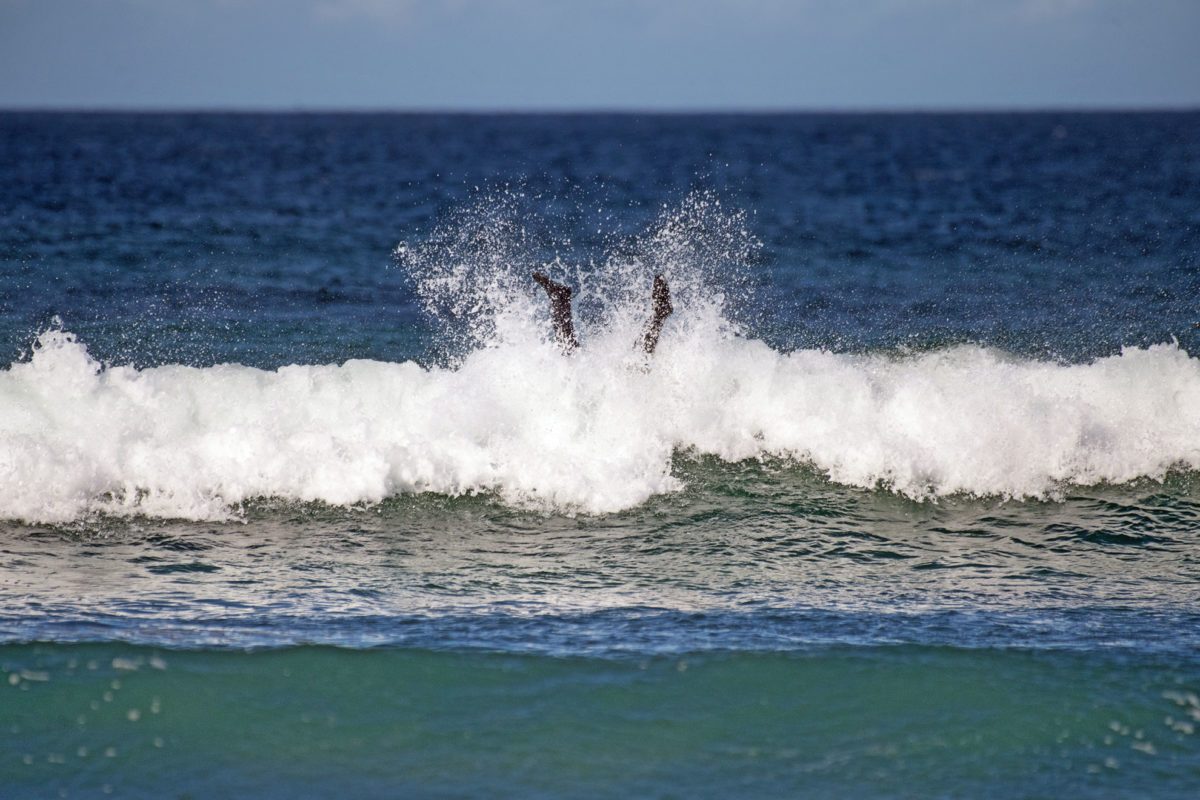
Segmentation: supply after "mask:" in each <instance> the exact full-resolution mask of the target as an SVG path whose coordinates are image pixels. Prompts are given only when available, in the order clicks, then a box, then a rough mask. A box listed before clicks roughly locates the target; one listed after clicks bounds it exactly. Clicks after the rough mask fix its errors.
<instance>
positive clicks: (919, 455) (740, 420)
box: [0, 320, 1200, 522]
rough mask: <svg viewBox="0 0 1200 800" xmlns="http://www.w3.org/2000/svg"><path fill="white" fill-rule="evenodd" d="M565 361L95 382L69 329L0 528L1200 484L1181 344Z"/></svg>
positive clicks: (610, 345)
mask: <svg viewBox="0 0 1200 800" xmlns="http://www.w3.org/2000/svg"><path fill="white" fill-rule="evenodd" d="M628 333H630V331H623V330H613V331H610V332H608V333H606V334H602V335H596V336H594V337H592V338H590V339H588V340H585V343H584V345H583V347H582V348H581V350H580V351H579V352H578V353H576V354H575V355H574V356H573V357H569V358H568V357H564V356H562V355H561V354H560V353H559V352H558V350H557V348H555V347H554V346H553V345H552V344H550V343H548V342H547V341H545V339H544V338H541V337H540V336H537V335H534V334H533V333H532V332H531V333H530V336H529V338H528V339H527V340H526V341H524V342H511V341H508V342H499V343H496V344H494V345H493V346H490V347H487V348H483V349H480V350H476V351H474V352H471V353H470V354H469V355H467V356H466V357H465V358H464V359H463V360H462V363H461V364H459V365H457V366H455V367H452V368H451V367H433V368H424V367H421V366H418V365H417V364H414V363H411V362H407V363H400V364H393V363H382V362H373V361H349V362H346V363H345V364H342V365H324V366H288V367H282V368H280V369H277V370H274V371H264V370H259V369H254V368H250V367H243V366H239V365H220V366H215V367H209V368H193V367H182V366H174V365H172V366H164V367H156V368H151V369H143V370H137V369H133V368H130V367H109V368H101V366H100V365H99V364H98V363H97V362H96V361H94V360H93V359H92V358H90V357H89V355H88V353H87V350H86V348H85V346H84V345H83V344H82V343H80V342H78V341H76V340H75V339H74V337H73V336H72V335H71V334H70V333H68V332H66V331H61V330H50V331H46V332H44V333H43V334H42V335H41V336H40V337H39V339H38V344H37V347H36V349H35V352H34V353H33V355H32V358H30V360H28V361H25V362H21V363H17V364H13V365H12V366H11V367H10V368H9V369H8V370H7V371H4V372H0V409H3V413H2V414H0V516H3V517H6V518H20V519H26V520H37V521H58V522H61V521H66V520H70V519H73V518H76V517H78V516H80V515H83V514H87V513H91V512H96V511H105V512H110V513H141V514H150V515H157V516H169V517H181V518H193V519H206V518H218V517H221V516H225V515H227V514H228V513H230V509H231V508H232V507H234V506H236V505H237V504H239V503H242V502H244V501H246V500H249V499H252V498H259V497H279V498H285V499H291V500H299V501H322V502H326V503H332V504H352V503H362V502H367V503H370V502H377V501H380V500H382V499H384V498H385V497H388V496H389V495H393V494H398V493H409V492H437V493H442V494H447V495H460V494H466V493H479V492H482V493H492V494H494V495H495V496H496V497H498V498H499V499H500V500H501V501H503V502H506V503H510V504H514V505H519V506H528V507H536V508H553V509H557V510H562V511H568V512H584V513H604V512H612V511H618V510H621V509H625V508H629V507H632V506H635V505H637V504H639V503H641V502H643V501H645V500H646V499H647V498H649V497H651V496H653V495H655V494H658V493H661V492H669V491H672V490H675V489H678V488H679V486H680V481H679V479H678V478H676V477H675V476H674V475H673V463H674V459H676V458H678V457H680V456H681V455H683V456H687V455H699V454H711V455H715V456H717V457H719V458H721V459H724V460H727V461H737V460H741V459H747V458H756V457H761V456H764V455H776V456H783V457H785V458H789V459H793V460H795V461H797V462H804V463H809V464H811V465H812V466H814V467H815V468H817V469H818V470H821V471H824V472H825V473H827V474H828V476H829V477H830V479H832V480H834V481H837V482H840V483H844V484H848V485H851V486H857V487H862V488H866V489H874V488H877V487H880V486H882V487H884V488H887V489H889V490H892V491H895V492H898V493H901V494H903V495H906V496H909V497H913V498H932V497H937V496H942V495H946V494H953V493H970V494H979V495H999V496H1006V497H1046V496H1054V494H1055V493H1056V492H1057V491H1059V490H1060V488H1061V487H1062V486H1063V485H1064V484H1092V483H1097V482H1125V481H1130V480H1133V479H1136V478H1140V477H1149V478H1159V477H1161V476H1163V475H1164V474H1165V473H1166V472H1167V471H1168V470H1170V469H1171V468H1173V467H1182V468H1185V469H1197V468H1200V415H1197V414H1196V411H1195V410H1196V409H1197V408H1200V360H1198V359H1195V358H1191V357H1189V356H1188V355H1187V353H1185V352H1184V351H1183V350H1181V349H1180V348H1178V347H1177V346H1176V345H1173V344H1165V345H1158V346H1154V347H1151V348H1148V349H1138V348H1131V349H1127V350H1126V351H1124V352H1123V353H1121V354H1120V355H1117V356H1112V357H1109V358H1104V359H1099V360H1097V361H1095V362H1093V363H1091V364H1077V365H1063V364H1057V363H1051V362H1041V361H1026V360H1017V359H1014V358H1011V357H1008V356H1006V355H1005V354H1002V353H998V352H995V351H991V350H987V349H983V348H980V347H976V346H961V347H956V348H951V349H947V350H941V351H934V352H929V353H925V354H921V355H916V356H907V357H895V356H892V355H884V354H875V355H845V354H836V353H830V352H825V351H799V352H794V353H779V352H776V351H773V350H771V349H770V348H769V347H767V346H766V345H765V344H763V343H761V342H757V341H754V340H750V339H745V338H741V337H737V336H733V335H729V334H727V333H724V332H722V331H721V330H720V326H719V324H718V322H717V321H715V320H712V321H710V323H709V326H707V327H706V326H705V325H704V324H703V323H702V322H701V321H696V322H694V323H693V324H692V325H691V326H690V327H686V326H681V327H678V328H676V329H675V330H673V331H671V332H670V335H667V336H664V338H663V341H662V344H661V346H660V348H659V351H658V353H657V354H656V355H655V357H654V358H653V359H652V360H650V361H649V362H645V363H642V362H639V361H638V360H636V358H634V357H633V356H631V355H630V347H629V337H628V336H627V335H626V334H628Z"/></svg>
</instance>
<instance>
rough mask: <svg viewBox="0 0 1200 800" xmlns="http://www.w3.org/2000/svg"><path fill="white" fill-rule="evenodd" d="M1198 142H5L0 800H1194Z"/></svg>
mask: <svg viewBox="0 0 1200 800" xmlns="http://www.w3.org/2000/svg"><path fill="white" fill-rule="evenodd" d="M1197 133H1200V116H1198V115H1195V114H1169V115H1152V114H1130V115H993V116H954V115H949V116H884V117H870V116H861V117H860V116H833V117H821V116H762V117H621V116H615V117H607V116H606V117H586V116H584V117H522V116H515V117H504V116H501V117H486V116H482V117H476V116H468V117H430V116H343V117H338V116H333V117H324V116H287V115H264V116H254V115H250V116H230V117H224V116H173V115H164V116H119V115H84V116H69V115H20V114H7V115H0V170H3V174H4V176H5V177H6V180H5V181H4V182H3V184H0V212H2V213H3V217H0V352H2V351H7V352H8V353H10V354H11V356H10V357H9V358H8V361H10V362H11V366H10V367H9V368H8V369H6V370H3V371H0V517H2V518H3V521H2V522H0V642H3V644H0V668H2V669H3V671H4V673H5V675H6V677H7V683H6V684H3V685H0V727H3V729H4V730H6V731H7V734H8V735H7V737H6V740H5V744H4V745H2V746H0V786H3V787H6V788H7V789H8V793H9V794H12V795H13V796H31V797H40V796H45V795H48V794H50V795H53V794H58V793H60V791H62V792H66V793H67V794H68V795H70V796H74V795H80V794H82V795H88V796H90V795H93V794H96V793H98V792H101V791H103V790H104V789H106V788H107V789H108V790H110V791H112V792H113V793H115V794H118V795H122V796H159V795H161V794H163V793H175V794H180V795H182V794H185V793H190V794H192V795H195V796H202V795H203V796H207V795H210V794H229V793H234V794H238V793H241V794H253V795H256V796H281V797H283V796H297V795H302V796H303V795H308V796H334V795H338V796H343V795H345V794H347V793H350V794H352V795H354V796H395V795H397V794H399V795H414V796H463V795H497V794H498V795H502V796H531V795H534V796H562V795H568V796H598V797H599V796H605V797H607V796H614V797H615V796H628V795H630V794H634V795H645V796H655V797H667V796H693V795H699V796H714V797H715V796H730V795H738V796H791V795H796V794H802V795H811V796H818V797H824V796H828V797H845V796H870V797H874V796H911V797H928V796H980V795H989V796H1016V797H1036V796H1058V795H1063V794H1073V795H1079V796H1085V797H1107V796H1128V795H1130V794H1136V795H1138V796H1148V797H1155V796H1157V797H1190V796H1192V794H1194V789H1195V787H1196V786H1197V785H1200V745H1198V744H1197V739H1196V737H1195V726H1196V725H1198V724H1200V701H1198V700H1197V699H1196V698H1197V693H1200V649H1198V646H1200V634H1198V633H1197V632H1198V631H1200V542H1198V539H1197V537H1198V536H1200V482H1198V480H1200V411H1197V409H1200V360H1198V359H1197V358H1196V357H1195V356H1194V355H1193V354H1195V353H1196V352H1197V348H1198V347H1200V331H1198V330H1196V329H1194V328H1193V327H1192V323H1193V322H1200V304H1198V303H1197V300H1196V298H1197V297H1200V267H1198V264H1197V256H1198V254H1200V137H1198V136H1197ZM546 267H548V268H549V269H550V270H551V271H552V272H553V273H554V274H556V275H557V276H559V277H561V278H564V279H566V280H568V281H569V282H571V283H572V284H573V285H574V286H576V288H577V290H578V295H577V298H578V301H577V321H578V324H579V327H580V331H581V338H582V340H583V347H582V349H581V350H580V351H579V352H578V353H576V354H575V355H573V356H571V357H569V358H567V357H564V356H562V355H561V354H560V353H559V352H558V350H557V348H556V347H555V346H554V345H553V343H552V342H550V341H549V321H548V315H547V313H546V309H545V304H544V301H543V299H542V298H541V297H539V296H538V295H537V294H536V293H535V291H534V287H532V286H531V285H530V282H529V281H528V279H527V275H528V272H529V270H530V269H533V268H546ZM656 272H663V273H665V274H666V275H667V277H668V279H669V280H670V282H671V284H672V286H673V288H674V291H675V306H676V312H677V313H676V314H675V315H674V317H673V318H672V319H671V321H670V322H669V323H668V325H667V327H666V329H665V331H664V334H663V338H662V343H661V345H660V348H659V351H658V353H657V354H656V355H655V357H654V358H653V359H650V360H646V359H643V358H641V357H640V356H638V354H637V353H636V351H635V349H634V348H633V347H632V346H631V345H632V343H633V342H634V341H635V340H636V338H637V335H638V331H639V330H640V326H641V324H642V322H643V320H644V318H645V314H646V305H647V300H646V293H647V291H648V287H649V280H650V277H651V276H652V275H653V274H655V273H656Z"/></svg>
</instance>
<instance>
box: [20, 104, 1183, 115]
mask: <svg viewBox="0 0 1200 800" xmlns="http://www.w3.org/2000/svg"><path fill="white" fill-rule="evenodd" d="M1195 112H1200V103H1198V104H1193V105H1188V104H1146V105H1140V104H1124V105H1118V104H1112V105H1108V104H1090V105H1084V104H1080V105H1034V104H1030V105H1019V104H1015V105H978V106H970V105H962V106H951V105H946V106H943V105H926V106H922V105H913V106H743V107H712V106H680V107H667V108H647V107H642V106H635V105H629V106H616V105H614V106H603V105H599V106H495V107H488V106H442V107H439V106H411V107H405V106H319V105H312V106H307V105H292V106H285V105H258V106H255V105H228V106H221V105H178V106H173V105H3V104H0V114H146V115H152V114H195V115H201V114H214V115H216V114H229V115H234V114H246V115H255V114H261V115H265V114H295V115H305V114H312V115H319V114H347V115H364V116H365V115H370V114H377V115H396V116H402V115H410V116H434V115H441V116H454V115H461V116H603V115H611V116H770V115H778V116H783V115H801V114H811V115H830V116H833V115H839V114H841V115H847V116H851V115H868V114H882V115H887V114H895V115H902V114H912V115H920V114H928V115H937V114H980V115H983V114H1114V113H1115V114H1120V113H1141V114H1150V113H1159V114H1186V113H1195Z"/></svg>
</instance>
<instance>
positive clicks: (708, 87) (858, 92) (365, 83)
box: [0, 0, 1200, 110]
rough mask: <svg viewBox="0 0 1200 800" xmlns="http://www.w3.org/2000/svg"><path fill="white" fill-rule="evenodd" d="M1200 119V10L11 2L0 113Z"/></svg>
mask: <svg viewBox="0 0 1200 800" xmlns="http://www.w3.org/2000/svg"><path fill="white" fill-rule="evenodd" d="M1114 106H1115V107H1128V106H1135V107H1200V0H841V1H840V2H838V1H837V0H591V1H590V2H585V0H0V107H57V108H61V107H88V108H111V107H121V108H285V109H286V108H312V109H320V108H382V109H603V108H631V109H664V110H666V109H906V108H1029V107H1033V108H1045V107H1068V108H1074V107H1114Z"/></svg>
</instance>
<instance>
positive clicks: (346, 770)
mask: <svg viewBox="0 0 1200 800" xmlns="http://www.w3.org/2000/svg"><path fill="white" fill-rule="evenodd" d="M0 664H2V666H3V670H4V672H5V676H4V677H5V678H6V682H5V683H4V684H3V685H2V686H0V724H2V725H3V731H4V733H5V738H4V744H3V746H2V747H0V785H3V786H4V787H6V792H5V796H13V797H19V796H29V797H34V796H39V797H40V796H46V797H52V796H55V795H62V794H63V793H65V794H66V796H71V797H94V796H99V795H100V794H102V793H104V792H105V791H109V792H111V793H112V794H113V795H114V796H121V797H220V796H226V797H233V796H254V797H279V798H285V797H295V796H307V797H462V796H492V797H537V796H547V797H549V796H572V797H630V796H639V797H734V796H737V797H800V796H803V797H831V798H833V797H847V796H869V797H985V796H1005V797H1057V796H1064V795H1067V794H1069V795H1071V796H1075V797H1129V796H1143V797H1145V796H1155V797H1178V798H1185V797H1192V796H1194V789H1195V786H1196V785H1197V781H1200V739H1198V738H1197V736H1196V735H1195V733H1194V731H1195V728H1196V727H1197V726H1200V699H1198V697H1197V692H1200V669H1198V668H1197V667H1196V665H1195V663H1194V662H1188V661H1186V660H1185V661H1180V660H1179V659H1174V658H1167V659H1159V660H1156V659H1146V658H1130V657H1129V656H1128V654H1122V653H1119V652H1117V653H1111V654H1107V655H1098V654H1095V653H1089V654H1080V653H1072V652H1054V651H1049V652H1039V653H1034V652H1022V651H992V650H961V649H950V648H933V647H907V646H906V647H873V648H854V649H836V648H835V649H816V650H812V651H810V652H803V653H792V654H786V655H784V654H776V655H756V654H748V653H737V654H735V653H709V654H705V655H692V656H687V655H680V656H674V657H669V658H667V657H658V658H647V659H618V660H604V659H582V658H553V657H544V656H517V655H498V654H452V653H436V652H428V651H422V650H394V649H383V650H357V651H347V650H339V649H333V648H322V647H299V648H289V649H283V650H270V651H258V652H194V651H192V652H187V651H170V650H161V649H159V650H152V649H147V648H139V647H128V646H121V645H25V646H16V645H8V646H5V647H4V648H3V649H0Z"/></svg>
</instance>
